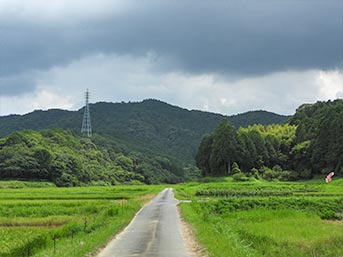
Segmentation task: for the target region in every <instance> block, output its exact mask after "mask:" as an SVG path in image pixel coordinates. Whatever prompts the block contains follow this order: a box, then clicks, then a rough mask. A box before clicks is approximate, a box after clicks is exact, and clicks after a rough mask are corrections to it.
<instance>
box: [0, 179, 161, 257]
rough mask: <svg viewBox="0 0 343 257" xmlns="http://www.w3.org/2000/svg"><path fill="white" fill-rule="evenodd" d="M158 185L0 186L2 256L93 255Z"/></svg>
mask: <svg viewBox="0 0 343 257" xmlns="http://www.w3.org/2000/svg"><path fill="white" fill-rule="evenodd" d="M162 188H163V186H146V185H144V186H115V187H83V188H82V187H79V188H15V189H13V188H3V189H0V256H1V257H18V256H36V257H38V256H42V257H43V256H44V257H45V256H69V257H70V256H73V257H79V256H92V254H95V252H96V249H98V248H99V247H102V246H104V245H106V243H107V242H108V240H109V239H110V238H111V237H112V236H113V235H114V234H115V233H117V232H119V231H120V230H121V229H123V228H124V227H125V226H126V225H127V224H128V223H129V222H130V221H131V220H132V218H133V216H134V215H135V213H136V212H137V211H138V210H139V209H140V208H141V206H142V205H143V204H144V203H146V202H147V201H149V200H150V199H151V198H152V197H153V196H154V195H155V194H156V193H158V192H159V191H160V190H161V189H162Z"/></svg>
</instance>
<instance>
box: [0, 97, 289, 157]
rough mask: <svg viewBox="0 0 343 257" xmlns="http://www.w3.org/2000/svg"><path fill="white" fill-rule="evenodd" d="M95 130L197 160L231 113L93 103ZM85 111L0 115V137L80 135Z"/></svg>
mask: <svg viewBox="0 0 343 257" xmlns="http://www.w3.org/2000/svg"><path fill="white" fill-rule="evenodd" d="M90 111H91V118H92V127H93V132H94V133H95V134H98V135H101V136H102V137H104V138H106V139H108V140H111V141H113V142H115V143H116V144H118V145H121V146H123V147H125V148H128V149H131V150H136V151H139V152H142V153H144V154H148V155H150V156H154V155H158V156H164V157H168V158H173V159H177V160H181V161H183V162H187V163H194V157H195V154H196V151H197V148H198V145H199V143H200V141H201V138H202V136H203V135H204V134H205V133H210V132H212V131H213V130H214V129H215V128H216V127H217V125H218V124H219V123H220V122H221V121H222V120H223V118H224V117H225V116H223V115H221V114H214V113H209V112H202V111H195V110H192V111H190V110H187V109H183V108H180V107H177V106H173V105H170V104H167V103H164V102H161V101H158V100H152V99H149V100H144V101H142V102H134V103H130V102H129V103H105V102H100V103H96V104H92V105H91V106H90ZM82 116H83V109H80V110H78V111H66V110H56V109H52V110H48V111H34V112H32V113H28V114H25V115H9V116H4V117H0V136H5V135H8V134H9V133H11V132H14V131H18V130H22V129H32V130H41V129H49V128H62V129H67V130H70V131H71V132H73V133H74V134H78V133H79V131H80V127H81V122H82ZM228 118H229V121H230V123H231V124H233V125H234V126H236V127H239V126H248V125H252V124H257V123H258V124H263V125H268V124H273V123H284V122H285V121H286V120H287V119H288V118H289V117H288V116H282V115H277V114H274V113H269V112H266V111H254V112H248V113H244V114H239V115H235V116H230V117H228Z"/></svg>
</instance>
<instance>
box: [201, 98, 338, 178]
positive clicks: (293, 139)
mask: <svg viewBox="0 0 343 257" xmlns="http://www.w3.org/2000/svg"><path fill="white" fill-rule="evenodd" d="M196 163H197V166H198V167H199V168H200V169H201V170H202V173H203V175H220V176H223V175H227V174H228V173H232V172H233V173H235V172H236V173H237V172H238V173H241V171H240V169H239V167H241V169H242V171H243V172H242V173H241V175H240V177H241V178H242V176H243V174H246V175H248V176H252V175H254V176H263V177H264V178H268V179H273V178H282V179H286V180H289V179H293V180H294V179H308V178H311V177H313V176H315V175H318V174H327V173H328V172H331V171H334V172H335V173H336V174H337V175H343V101H342V100H336V101H329V102H317V103H316V104H305V105H302V106H300V107H299V108H298V109H297V111H296V114H295V115H294V116H293V117H292V118H291V119H290V122H289V124H282V125H280V124H279V125H277V124H273V125H268V126H263V125H253V126H249V127H247V128H243V127H241V128H239V129H238V130H235V129H234V127H233V126H232V125H230V124H229V122H228V121H227V120H224V121H222V122H221V123H220V124H219V125H218V127H217V128H216V130H215V131H214V132H213V133H211V134H207V135H205V136H204V137H203V139H202V142H201V144H200V147H199V149H198V152H197V155H196ZM231 168H232V170H231ZM257 174H258V175H257Z"/></svg>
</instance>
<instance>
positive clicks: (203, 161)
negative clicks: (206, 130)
mask: <svg viewBox="0 0 343 257" xmlns="http://www.w3.org/2000/svg"><path fill="white" fill-rule="evenodd" d="M212 144H213V136H212V135H209V134H205V135H204V137H203V139H202V141H201V143H200V146H199V149H198V152H197V154H196V156H195V161H196V165H197V166H198V168H199V169H201V173H202V175H203V176H208V175H210V174H211V165H210V158H211V153H212Z"/></svg>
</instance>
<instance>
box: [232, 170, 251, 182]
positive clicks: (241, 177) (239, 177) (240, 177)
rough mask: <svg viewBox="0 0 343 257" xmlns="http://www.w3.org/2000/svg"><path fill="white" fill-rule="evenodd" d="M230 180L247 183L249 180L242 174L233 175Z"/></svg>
mask: <svg viewBox="0 0 343 257" xmlns="http://www.w3.org/2000/svg"><path fill="white" fill-rule="evenodd" d="M232 179H233V181H249V178H248V177H247V176H245V175H244V173H243V172H239V173H236V174H233V175H232Z"/></svg>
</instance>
